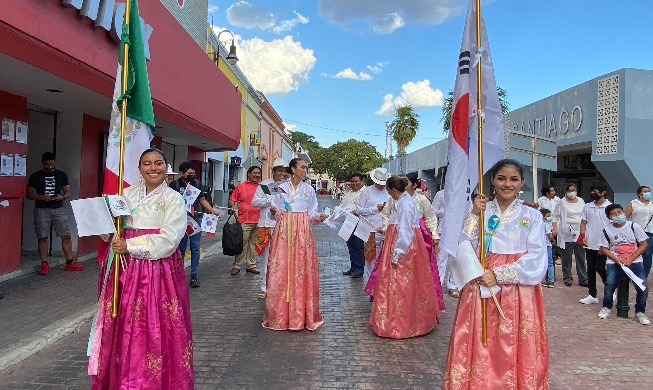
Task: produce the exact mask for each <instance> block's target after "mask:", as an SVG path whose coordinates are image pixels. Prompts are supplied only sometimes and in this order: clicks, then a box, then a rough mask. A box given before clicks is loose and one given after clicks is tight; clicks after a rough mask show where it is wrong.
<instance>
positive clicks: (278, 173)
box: [252, 158, 288, 299]
mask: <svg viewBox="0 0 653 390" xmlns="http://www.w3.org/2000/svg"><path fill="white" fill-rule="evenodd" d="M287 166H288V164H286V162H285V161H284V160H283V159H282V158H278V159H276V160H274V162H273V163H272V178H270V179H266V180H263V181H262V182H261V184H260V185H259V187H258V188H257V189H256V192H255V193H254V197H253V198H252V206H254V207H260V208H261V216H260V217H259V220H258V224H257V226H258V237H257V239H256V243H255V244H254V250H255V251H256V252H257V253H258V254H259V256H261V261H262V267H263V268H262V271H263V272H262V273H261V292H260V293H259V298H260V299H263V298H265V296H266V295H267V273H268V258H269V257H270V243H271V240H270V238H271V237H272V232H273V231H274V227H275V226H276V225H277V221H276V220H275V219H274V217H273V216H272V214H270V207H271V206H272V201H273V199H274V197H276V196H281V195H280V194H270V195H268V194H266V193H265V192H264V191H263V188H262V187H261V186H262V185H265V186H268V185H269V184H272V183H275V182H280V181H282V180H284V179H285V178H286V177H287V176H288V172H287Z"/></svg>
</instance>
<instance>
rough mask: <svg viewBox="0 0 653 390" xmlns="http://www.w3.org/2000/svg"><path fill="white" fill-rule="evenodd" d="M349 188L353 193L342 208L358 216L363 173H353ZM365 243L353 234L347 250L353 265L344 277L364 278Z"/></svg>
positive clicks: (343, 203) (345, 272)
mask: <svg viewBox="0 0 653 390" xmlns="http://www.w3.org/2000/svg"><path fill="white" fill-rule="evenodd" d="M349 180H350V184H349V186H350V187H351V191H349V192H347V193H346V194H345V196H344V197H343V198H342V202H340V208H342V209H350V210H351V212H352V213H353V214H356V202H358V198H359V197H360V195H361V188H363V186H365V182H364V181H363V175H362V174H361V173H358V172H356V173H352V174H351V178H350V179H349ZM364 247H365V242H364V241H363V240H361V239H360V238H358V237H356V236H355V235H354V233H353V232H352V234H351V236H350V237H349V239H348V240H347V249H348V250H349V262H350V263H351V264H350V266H349V269H348V270H347V271H344V272H343V273H342V274H343V275H346V276H348V275H352V276H353V277H354V278H361V277H363V272H364V271H365V254H364V249H365V248H364Z"/></svg>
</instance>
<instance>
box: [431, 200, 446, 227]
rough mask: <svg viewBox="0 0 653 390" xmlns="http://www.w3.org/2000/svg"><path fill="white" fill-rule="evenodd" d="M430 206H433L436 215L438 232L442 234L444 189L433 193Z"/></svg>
mask: <svg viewBox="0 0 653 390" xmlns="http://www.w3.org/2000/svg"><path fill="white" fill-rule="evenodd" d="M431 207H433V211H434V212H435V215H436V216H437V217H438V234H442V226H444V190H440V191H438V192H436V193H435V196H433V203H431Z"/></svg>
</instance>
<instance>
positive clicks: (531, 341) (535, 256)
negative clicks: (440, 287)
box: [443, 160, 549, 390]
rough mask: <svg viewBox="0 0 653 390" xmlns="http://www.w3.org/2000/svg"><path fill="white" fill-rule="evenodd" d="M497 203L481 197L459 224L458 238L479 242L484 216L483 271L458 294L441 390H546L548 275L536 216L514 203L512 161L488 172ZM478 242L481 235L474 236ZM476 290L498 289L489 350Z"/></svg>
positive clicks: (517, 184)
mask: <svg viewBox="0 0 653 390" xmlns="http://www.w3.org/2000/svg"><path fill="white" fill-rule="evenodd" d="M490 175H491V178H492V185H493V186H494V188H495V190H496V197H495V198H494V200H492V201H491V202H488V199H487V198H486V197H485V196H483V195H479V196H477V197H476V199H475V200H474V205H473V208H472V211H471V212H470V213H469V214H468V215H467V216H466V217H465V220H464V223H463V232H465V233H466V234H467V236H468V237H469V239H470V240H472V241H475V240H477V239H478V234H479V231H478V229H479V214H480V211H481V210H485V224H484V226H485V230H486V232H485V237H486V247H485V248H480V249H483V250H485V251H486V253H487V257H486V259H485V261H486V265H485V268H486V269H487V271H486V272H485V273H484V274H483V275H482V276H481V277H479V278H478V279H477V280H476V281H472V282H470V283H468V284H467V285H466V286H465V287H464V288H463V289H462V291H461V294H460V300H459V302H458V309H457V311H456V317H455V319H454V324H453V330H452V333H451V341H450V343H449V353H448V356H447V366H446V369H445V373H444V386H443V389H445V390H460V389H475V390H476V389H483V390H494V389H537V390H542V389H548V388H549V382H548V373H549V348H548V341H547V333H546V324H545V320H544V300H543V297H542V286H541V285H540V282H541V281H542V278H543V277H544V274H545V273H546V270H547V265H548V260H547V250H546V237H545V234H544V224H543V222H542V216H541V214H540V213H539V211H538V210H536V209H533V208H531V207H527V206H525V205H523V204H522V203H521V201H520V200H519V199H517V194H518V193H519V190H520V189H521V187H522V185H523V184H524V171H523V168H522V167H521V166H520V165H519V163H518V162H516V161H514V160H501V161H499V162H498V163H497V164H496V165H495V166H494V168H492V170H491V173H490ZM480 234H483V232H480ZM479 284H480V285H483V286H486V287H492V286H495V285H498V286H500V288H501V290H500V291H499V292H498V293H497V294H496V297H497V299H498V302H499V304H500V305H501V308H502V309H503V312H504V314H505V319H504V318H502V317H501V316H500V314H499V311H498V309H497V306H496V304H495V303H494V301H493V300H492V299H488V301H487V347H484V346H483V345H482V343H481V329H482V320H481V316H482V311H481V296H480V289H479Z"/></svg>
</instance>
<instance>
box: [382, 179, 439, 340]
mask: <svg viewBox="0 0 653 390" xmlns="http://www.w3.org/2000/svg"><path fill="white" fill-rule="evenodd" d="M408 185H409V182H408V180H407V179H406V178H400V177H398V176H392V177H390V178H388V179H387V181H386V188H387V192H388V194H389V196H390V197H391V198H392V199H394V200H395V202H394V206H393V208H392V210H391V212H390V218H389V220H388V228H387V230H386V231H385V235H386V239H385V240H384V243H383V249H382V250H381V256H380V257H379V259H378V260H377V261H378V264H379V265H378V268H377V269H378V281H377V283H376V286H375V287H374V301H373V303H372V310H371V312H370V319H369V323H370V325H371V326H372V330H373V331H374V333H376V335H377V336H380V337H388V338H393V339H406V338H410V337H417V336H421V335H424V334H427V333H429V332H430V331H431V330H433V328H434V327H435V325H436V324H437V323H439V322H440V310H438V309H439V307H438V297H437V294H436V291H435V284H434V281H433V275H432V274H431V272H429V271H430V270H429V266H428V265H429V258H428V253H427V251H426V247H425V245H424V239H423V238H422V232H421V229H420V225H419V218H420V216H419V212H418V210H417V205H416V204H415V201H414V200H413V197H412V196H411V195H410V194H409V193H408V192H407V191H406V187H408ZM426 203H427V204H428V203H430V202H428V200H426ZM429 206H430V204H429ZM429 208H430V207H429ZM381 229H382V228H380V229H379V230H381Z"/></svg>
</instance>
